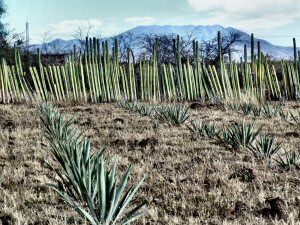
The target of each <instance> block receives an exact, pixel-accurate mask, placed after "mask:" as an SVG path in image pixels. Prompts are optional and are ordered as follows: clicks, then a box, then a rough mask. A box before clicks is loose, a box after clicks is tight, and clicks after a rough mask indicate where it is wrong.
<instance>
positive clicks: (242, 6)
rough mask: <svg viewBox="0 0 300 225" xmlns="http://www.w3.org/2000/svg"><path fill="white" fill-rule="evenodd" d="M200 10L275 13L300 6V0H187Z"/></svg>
mask: <svg viewBox="0 0 300 225" xmlns="http://www.w3.org/2000/svg"><path fill="white" fill-rule="evenodd" d="M187 1H188V3H189V5H190V6H191V7H193V8H194V9H195V10H196V11H198V12H220V11H221V12H224V13H237V14H244V13H247V14H248V13H251V14H254V15H255V14H260V13H267V12H269V13H274V12H280V11H281V12H282V11H287V10H295V9H299V8H300V2H299V1H298V0H252V1H249V0H226V1H224V0H187Z"/></svg>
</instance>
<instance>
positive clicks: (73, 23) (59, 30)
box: [43, 19, 103, 39]
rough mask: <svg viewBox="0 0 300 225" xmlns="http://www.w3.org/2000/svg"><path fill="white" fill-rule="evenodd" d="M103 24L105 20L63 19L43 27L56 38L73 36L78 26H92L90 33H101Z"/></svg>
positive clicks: (84, 27)
mask: <svg viewBox="0 0 300 225" xmlns="http://www.w3.org/2000/svg"><path fill="white" fill-rule="evenodd" d="M102 26H103V21H102V20H98V19H90V20H63V21H59V22H57V23H52V24H48V25H46V26H45V28H44V29H43V32H44V33H45V32H48V33H49V35H50V36H53V37H55V38H57V37H59V38H64V39H69V38H72V37H73V35H74V34H75V33H76V31H77V30H78V28H79V27H80V28H82V29H83V30H87V29H88V27H90V33H91V34H94V35H100V29H101V28H102Z"/></svg>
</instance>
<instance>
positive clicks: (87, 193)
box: [39, 104, 145, 225]
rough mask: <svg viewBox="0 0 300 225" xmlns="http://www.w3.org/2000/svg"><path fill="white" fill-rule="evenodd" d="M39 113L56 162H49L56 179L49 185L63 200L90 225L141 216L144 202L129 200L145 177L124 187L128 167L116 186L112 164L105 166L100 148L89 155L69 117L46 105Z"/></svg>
mask: <svg viewBox="0 0 300 225" xmlns="http://www.w3.org/2000/svg"><path fill="white" fill-rule="evenodd" d="M39 112H40V118H41V121H42V123H43V125H44V129H43V130H44V136H45V137H46V138H47V140H48V141H49V143H50V152H51V153H52V156H53V157H54V159H55V160H56V161H57V162H58V164H59V165H60V168H58V169H56V168H54V167H52V166H51V165H50V164H49V168H50V169H51V170H52V171H54V172H55V173H56V174H57V175H58V177H59V178H60V180H59V181H58V184H57V185H55V184H51V185H50V186H51V187H52V188H53V189H54V190H55V191H56V192H57V193H58V194H59V195H60V196H61V197H62V198H63V200H65V201H66V202H67V203H68V204H70V205H71V206H72V207H73V208H74V209H75V210H76V211H77V212H78V213H79V214H80V215H81V216H82V217H83V218H85V219H86V220H87V221H89V223H91V224H93V225H100V224H105V225H110V224H116V223H119V222H121V223H123V224H129V223H131V222H133V221H135V220H136V219H138V218H139V217H141V216H142V215H144V213H145V211H142V212H141V211H140V209H141V208H142V207H143V205H144V204H145V203H142V204H139V205H138V206H137V207H135V208H133V209H132V206H131V202H132V200H133V198H134V196H135V194H136V192H137V190H138V189H139V187H140V186H141V185H142V183H143V181H144V179H145V178H143V179H142V180H141V181H140V182H139V183H138V184H136V185H133V186H132V187H130V188H126V186H127V182H128V179H129V176H130V172H131V169H132V167H131V166H129V168H128V169H127V170H126V172H125V173H124V175H123V176H122V178H121V180H120V182H119V184H118V185H117V176H116V174H117V172H116V163H115V164H114V166H113V167H112V168H111V169H109V166H108V164H107V162H106V161H105V160H104V158H103V154H102V153H103V149H102V150H100V151H96V152H95V153H94V154H91V141H90V140H89V139H86V138H83V137H82V135H81V132H80V131H77V130H76V129H75V128H74V127H73V126H72V125H73V119H71V120H66V118H65V115H62V114H60V113H59V111H58V110H57V109H56V108H54V107H53V106H52V105H50V104H41V105H40V106H39ZM125 189H127V190H125ZM128 208H131V209H129V210H128Z"/></svg>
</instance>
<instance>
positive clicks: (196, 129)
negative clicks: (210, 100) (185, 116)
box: [187, 120, 219, 138]
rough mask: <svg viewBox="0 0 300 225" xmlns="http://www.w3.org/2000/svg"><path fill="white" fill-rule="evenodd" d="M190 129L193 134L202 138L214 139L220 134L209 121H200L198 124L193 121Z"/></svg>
mask: <svg viewBox="0 0 300 225" xmlns="http://www.w3.org/2000/svg"><path fill="white" fill-rule="evenodd" d="M187 127H188V129H189V130H190V131H191V132H193V133H194V134H197V135H200V136H201V137H205V136H207V137H210V138H211V137H214V136H215V135H216V134H217V133H218V132H219V130H218V128H217V126H216V125H215V124H214V123H210V122H207V121H199V122H196V121H195V120H192V121H191V123H190V125H189V126H188V125H187Z"/></svg>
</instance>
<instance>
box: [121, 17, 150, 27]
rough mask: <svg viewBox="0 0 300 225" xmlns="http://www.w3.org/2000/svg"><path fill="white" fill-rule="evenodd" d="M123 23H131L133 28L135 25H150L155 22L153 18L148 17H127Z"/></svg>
mask: <svg viewBox="0 0 300 225" xmlns="http://www.w3.org/2000/svg"><path fill="white" fill-rule="evenodd" d="M125 22H127V23H131V24H132V25H134V26H137V25H151V24H153V23H154V22H155V18H153V17H150V16H145V17H140V16H136V17H127V18H125Z"/></svg>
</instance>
